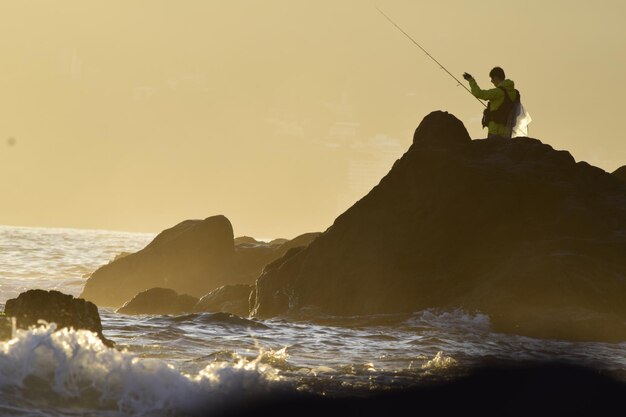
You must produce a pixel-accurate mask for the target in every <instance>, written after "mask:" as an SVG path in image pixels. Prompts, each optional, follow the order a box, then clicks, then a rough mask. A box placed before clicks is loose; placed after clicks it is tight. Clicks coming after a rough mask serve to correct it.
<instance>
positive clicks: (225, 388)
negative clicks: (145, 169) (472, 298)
mask: <svg viewBox="0 0 626 417" xmlns="http://www.w3.org/2000/svg"><path fill="white" fill-rule="evenodd" d="M153 238H154V235H150V234H137V233H122V232H108V231H91V230H70V229H44V228H20V227H8V226H0V308H3V304H4V303H5V302H6V300H8V299H10V298H14V297H16V296H17V295H18V294H19V293H21V292H23V291H26V290H28V289H34V288H41V289H47V290H50V289H55V290H59V291H62V292H64V293H67V294H72V295H75V296H77V295H79V294H80V292H81V290H82V288H83V285H84V283H85V280H86V277H87V276H88V275H89V273H91V272H92V271H94V270H95V269H97V268H98V267H99V266H101V265H103V264H106V263H107V262H109V261H110V260H112V259H113V258H115V256H116V255H118V254H119V253H121V252H133V251H137V250H139V249H141V248H143V247H144V246H145V245H146V244H148V243H149V242H150V241H151V240H152V239H153ZM100 315H101V318H102V324H103V327H104V334H105V336H106V337H107V338H109V339H111V340H113V341H114V342H115V343H116V346H115V348H107V347H105V346H104V345H102V343H101V342H100V340H99V339H98V338H97V337H96V336H95V335H94V334H92V333H90V332H86V331H73V330H61V331H55V330H56V328H55V325H54V324H46V323H42V324H41V325H40V326H39V327H37V328H31V329H29V330H17V331H16V332H15V334H14V335H13V338H12V339H11V340H9V341H4V342H0V416H5V415H11V416H12V415H15V416H18V415H19V416H130V415H138V416H139V415H141V416H187V415H211V413H212V412H215V413H217V412H218V411H219V410H223V409H227V408H228V406H229V404H231V403H238V404H241V403H245V402H246V401H253V400H257V399H259V398H263V397H264V396H269V395H272V394H274V393H307V394H311V395H313V396H324V397H333V396H335V397H338V398H340V397H346V396H350V395H361V396H362V395H364V394H365V395H366V394H367V393H368V392H372V393H374V392H385V391H393V390H402V389H408V388H411V387H416V386H420V385H422V384H425V383H429V382H433V381H434V382H439V381H444V382H445V381H450V380H455V379H456V378H459V377H462V376H463V375H465V374H466V373H467V372H468V370H470V369H472V367H475V366H480V365H481V364H482V363H486V362H489V361H494V360H496V361H497V360H504V361H532V360H537V361H553V360H559V361H565V362H568V363H572V364H576V365H582V366H586V367H592V368H594V369H598V370H601V371H602V372H604V373H607V374H610V375H611V376H613V377H615V378H618V379H620V380H623V381H626V344H624V343H621V344H615V343H614V344H611V343H580V342H568V341H560V340H538V339H532V338H528V337H522V336H515V335H505V334H499V333H494V332H493V331H491V327H490V322H489V317H488V316H486V315H484V314H480V313H477V312H465V311H460V310H453V311H439V310H426V311H416V312H414V313H413V314H405V315H376V316H359V317H321V318H317V319H316V321H315V322H312V321H307V320H299V321H290V320H286V319H271V320H254V319H250V318H245V317H235V316H231V315H228V314H223V313H204V314H189V315H182V316H125V315H119V314H116V313H115V312H114V311H112V310H110V309H102V308H101V309H100Z"/></svg>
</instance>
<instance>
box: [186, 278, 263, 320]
mask: <svg viewBox="0 0 626 417" xmlns="http://www.w3.org/2000/svg"><path fill="white" fill-rule="evenodd" d="M251 291H252V285H247V284H239V285H224V286H223V287H219V288H216V289H214V290H213V291H211V292H210V293H208V294H207V295H205V296H204V297H202V298H201V299H200V301H198V303H197V304H196V305H195V307H194V311H196V312H199V313H200V312H206V313H213V312H220V311H221V312H224V313H232V314H236V315H238V316H240V317H248V314H249V307H248V303H249V298H250V292H251Z"/></svg>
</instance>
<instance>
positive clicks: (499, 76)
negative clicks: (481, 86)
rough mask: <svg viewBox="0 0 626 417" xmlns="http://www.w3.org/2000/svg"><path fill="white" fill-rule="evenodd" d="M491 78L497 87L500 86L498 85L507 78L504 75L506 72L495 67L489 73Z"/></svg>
mask: <svg viewBox="0 0 626 417" xmlns="http://www.w3.org/2000/svg"><path fill="white" fill-rule="evenodd" d="M489 76H490V77H491V82H492V83H493V85H495V86H496V87H497V86H498V84H500V83H501V82H502V81H504V80H505V79H506V76H505V75H504V70H503V69H502V68H500V67H494V68H493V69H492V70H491V71H489Z"/></svg>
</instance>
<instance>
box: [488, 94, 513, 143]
mask: <svg viewBox="0 0 626 417" xmlns="http://www.w3.org/2000/svg"><path fill="white" fill-rule="evenodd" d="M498 88H499V89H500V90H502V91H503V92H504V101H503V102H502V104H501V105H500V107H498V109H497V110H494V111H491V102H489V103H488V104H487V108H486V109H485V111H484V112H483V121H482V123H483V127H486V126H488V125H489V122H491V121H493V122H496V123H498V124H501V125H505V126H506V127H507V131H508V135H507V137H509V138H510V137H511V132H512V130H513V126H514V125H515V119H517V113H518V112H519V104H520V103H521V97H520V93H519V91H518V90H515V92H516V97H515V100H511V98H510V97H509V93H507V91H506V89H505V88H504V87H498Z"/></svg>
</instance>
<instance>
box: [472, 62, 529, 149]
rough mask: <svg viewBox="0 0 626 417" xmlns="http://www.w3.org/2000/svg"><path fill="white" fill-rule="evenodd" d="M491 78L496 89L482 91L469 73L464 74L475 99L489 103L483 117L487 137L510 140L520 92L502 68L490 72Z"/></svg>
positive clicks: (495, 68)
mask: <svg viewBox="0 0 626 417" xmlns="http://www.w3.org/2000/svg"><path fill="white" fill-rule="evenodd" d="M489 77H490V78H491V83H492V84H493V85H494V87H495V88H492V89H490V90H482V89H481V88H480V87H479V86H478V84H477V83H476V80H475V79H474V77H472V76H471V75H470V74H468V73H467V72H466V73H464V74H463V78H465V79H466V80H467V81H469V85H470V87H471V90H472V94H473V95H474V97H476V98H479V99H481V100H488V101H489V104H488V105H487V109H485V113H484V115H483V127H485V126H486V127H487V131H488V135H487V137H488V138H490V139H492V138H504V139H510V138H511V129H512V127H513V126H512V121H513V120H512V119H513V118H512V116H513V113H514V111H515V110H516V108H515V103H516V102H519V92H518V91H517V90H516V89H515V83H514V82H513V81H512V80H507V79H506V76H505V75H504V70H503V69H502V68H500V67H494V68H493V69H492V70H491V71H490V72H489Z"/></svg>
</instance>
